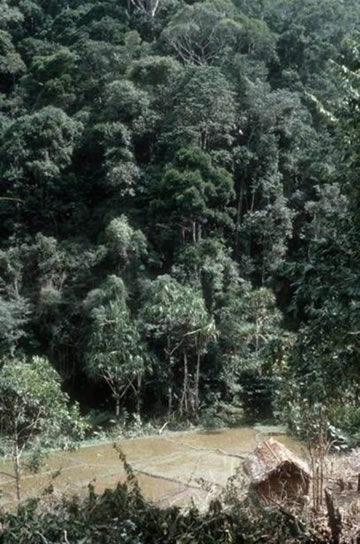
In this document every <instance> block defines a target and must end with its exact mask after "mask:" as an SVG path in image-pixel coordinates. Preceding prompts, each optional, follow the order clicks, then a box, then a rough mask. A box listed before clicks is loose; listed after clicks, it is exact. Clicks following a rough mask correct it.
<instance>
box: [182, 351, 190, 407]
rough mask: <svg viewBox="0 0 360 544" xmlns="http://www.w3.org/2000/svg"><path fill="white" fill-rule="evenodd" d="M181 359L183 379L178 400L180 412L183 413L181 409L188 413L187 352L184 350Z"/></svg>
mask: <svg viewBox="0 0 360 544" xmlns="http://www.w3.org/2000/svg"><path fill="white" fill-rule="evenodd" d="M183 361H184V379H183V393H182V396H181V401H180V412H181V414H182V413H183V409H184V411H185V414H188V412H189V403H188V381H189V379H188V361H187V354H186V352H184V353H183Z"/></svg>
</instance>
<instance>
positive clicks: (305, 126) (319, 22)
mask: <svg viewBox="0 0 360 544" xmlns="http://www.w3.org/2000/svg"><path fill="white" fill-rule="evenodd" d="M0 13H1V17H0V216H1V222H0V352H1V358H2V361H3V363H5V362H6V364H9V361H12V360H17V361H18V360H26V358H28V359H30V358H31V357H34V356H40V357H45V358H47V359H48V360H49V361H50V363H51V365H52V366H53V367H54V369H56V371H57V372H58V373H59V374H60V376H61V379H62V383H63V388H64V389H65V390H66V391H68V392H69V394H70V396H71V398H72V399H73V400H77V401H80V404H81V406H82V409H83V410H84V411H86V410H88V409H89V408H101V409H104V410H105V409H107V410H109V411H112V412H114V413H116V415H119V414H120V412H121V410H122V409H123V410H124V409H126V410H127V411H130V412H138V413H139V414H144V413H146V414H150V415H158V414H165V413H168V414H169V415H171V414H180V415H181V416H182V417H184V418H190V419H194V420H196V419H197V418H198V417H199V414H200V413H208V414H210V415H212V416H214V417H215V416H217V415H219V414H221V413H222V414H224V413H226V411H227V410H228V409H229V407H234V406H238V407H240V408H241V409H242V410H243V411H244V412H245V413H246V414H247V415H248V416H249V417H251V418H256V417H259V416H261V415H265V414H266V415H269V414H270V413H273V414H275V415H278V416H279V417H282V419H285V420H286V421H287V422H289V423H290V424H291V425H292V426H293V427H295V428H296V429H297V430H298V431H301V421H302V418H301V415H302V413H303V410H304V407H311V406H314V405H315V404H316V403H319V402H321V403H322V404H323V406H325V407H326V409H327V410H328V418H329V421H330V422H331V423H332V424H333V425H334V426H335V427H336V428H339V429H342V430H345V431H346V432H348V433H349V434H350V435H352V436H355V434H356V433H355V430H356V428H357V427H358V425H359V423H360V407H359V406H358V404H357V400H356V399H357V397H358V385H357V384H358V383H359V380H358V378H359V373H360V370H359V369H360V366H359V362H360V361H359V338H360V336H359V334H360V332H359V327H360V315H359V309H360V290H359V286H358V285H359V282H358V270H359V263H360V255H359V247H360V243H359V241H360V240H359V236H360V223H359V216H358V204H359V201H360V195H359V189H358V169H359V164H358V161H359V149H358V146H359V138H358V135H359V132H358V131H359V126H360V123H359V69H360V48H359V45H358V41H357V39H358V35H357V31H358V29H359V18H360V6H359V3H358V2H357V1H356V0H342V1H341V2H340V1H339V0H251V2H250V1H247V0H233V1H231V0H205V1H201V2H184V1H182V0H127V1H126V2H125V1H123V0H73V1H72V2H69V0H47V1H44V0H0ZM24 364H25V363H24ZM0 372H1V371H0ZM355 438H356V437H355ZM356 439H360V436H358V437H357V438H356Z"/></svg>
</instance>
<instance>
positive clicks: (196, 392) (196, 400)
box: [195, 349, 201, 414]
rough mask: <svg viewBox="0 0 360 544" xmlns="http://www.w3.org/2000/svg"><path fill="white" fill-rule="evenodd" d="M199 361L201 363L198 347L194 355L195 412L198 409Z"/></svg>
mask: <svg viewBox="0 0 360 544" xmlns="http://www.w3.org/2000/svg"><path fill="white" fill-rule="evenodd" d="M200 363H201V354H200V349H198V352H197V355H196V372H195V412H196V414H197V413H198V411H199V382H200Z"/></svg>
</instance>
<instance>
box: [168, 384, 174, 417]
mask: <svg viewBox="0 0 360 544" xmlns="http://www.w3.org/2000/svg"><path fill="white" fill-rule="evenodd" d="M172 391H173V389H172V384H170V385H169V386H168V412H169V416H170V415H171V412H172V400H173V394H172Z"/></svg>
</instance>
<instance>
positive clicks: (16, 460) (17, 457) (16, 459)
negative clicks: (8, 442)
mask: <svg viewBox="0 0 360 544" xmlns="http://www.w3.org/2000/svg"><path fill="white" fill-rule="evenodd" d="M13 463H14V471H15V482H16V498H17V500H18V501H20V500H21V467H20V452H19V444H18V442H17V439H15V440H14V447H13Z"/></svg>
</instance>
